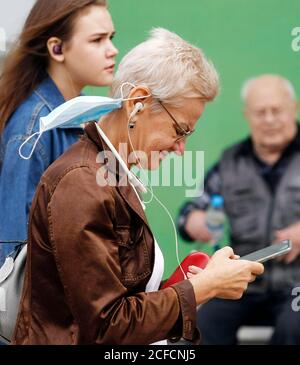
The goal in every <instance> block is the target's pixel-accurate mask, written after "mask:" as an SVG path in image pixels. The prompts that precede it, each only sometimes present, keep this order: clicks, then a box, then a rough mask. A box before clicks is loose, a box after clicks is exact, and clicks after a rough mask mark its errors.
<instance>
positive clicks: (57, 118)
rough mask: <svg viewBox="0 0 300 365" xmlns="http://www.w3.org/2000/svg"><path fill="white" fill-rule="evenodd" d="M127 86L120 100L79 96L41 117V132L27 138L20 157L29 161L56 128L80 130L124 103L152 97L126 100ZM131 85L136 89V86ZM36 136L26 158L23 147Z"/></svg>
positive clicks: (20, 149)
mask: <svg viewBox="0 0 300 365" xmlns="http://www.w3.org/2000/svg"><path fill="white" fill-rule="evenodd" d="M127 84H129V83H124V84H123V85H122V86H121V95H122V97H121V98H120V99H112V98H107V97H104V96H78V97H76V98H74V99H71V100H69V101H67V102H65V103H64V104H62V105H60V106H59V107H57V108H55V109H54V110H53V111H52V112H51V113H50V114H48V115H47V116H46V117H41V118H40V128H39V131H38V132H36V133H34V134H33V135H31V136H30V137H29V138H27V139H26V141H25V142H24V143H22V145H21V146H20V148H19V155H20V157H21V158H23V159H24V160H29V159H30V158H31V156H32V154H33V152H34V150H35V147H36V145H37V143H38V141H39V139H40V138H41V136H42V134H43V133H44V132H46V131H49V130H51V129H55V128H80V126H81V125H82V124H83V123H86V122H90V121H93V120H98V119H100V117H102V116H103V115H105V114H108V113H111V112H112V111H114V110H116V109H121V108H122V103H123V101H127V100H139V99H144V98H147V97H149V96H151V95H146V96H142V97H136V98H131V99H124V97H123V87H124V86H125V85H127ZM130 85H131V86H132V87H134V85H132V84H130ZM35 136H38V138H37V139H36V141H35V143H34V145H33V147H32V150H31V152H30V154H29V156H24V155H23V154H22V149H23V147H24V146H25V145H26V144H27V143H28V142H29V141H30V140H32V138H34V137H35Z"/></svg>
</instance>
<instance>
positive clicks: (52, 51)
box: [47, 37, 65, 62]
mask: <svg viewBox="0 0 300 365" xmlns="http://www.w3.org/2000/svg"><path fill="white" fill-rule="evenodd" d="M47 48H48V52H49V55H50V57H51V59H53V60H54V61H56V62H64V60H65V57H64V54H63V45H62V42H61V40H60V39H59V38H56V37H51V38H50V39H48V42H47Z"/></svg>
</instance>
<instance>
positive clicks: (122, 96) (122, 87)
mask: <svg viewBox="0 0 300 365" xmlns="http://www.w3.org/2000/svg"><path fill="white" fill-rule="evenodd" d="M126 85H129V86H131V87H132V88H134V87H135V85H134V84H132V83H131V82H124V84H122V86H121V99H122V101H129V100H140V99H146V98H150V96H152V95H151V94H149V95H145V96H137V97H135V98H126V99H125V98H124V90H123V89H124V86H126Z"/></svg>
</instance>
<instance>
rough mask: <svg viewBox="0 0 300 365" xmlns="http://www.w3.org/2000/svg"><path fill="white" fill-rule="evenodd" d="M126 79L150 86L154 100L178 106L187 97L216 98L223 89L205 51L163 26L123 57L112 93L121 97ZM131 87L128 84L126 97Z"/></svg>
mask: <svg viewBox="0 0 300 365" xmlns="http://www.w3.org/2000/svg"><path fill="white" fill-rule="evenodd" d="M125 82H129V83H132V84H134V85H143V86H145V87H148V88H149V89H150V92H151V94H152V96H153V98H154V99H160V100H161V101H163V102H164V103H166V104H169V105H172V106H174V107H179V106H180V105H181V103H182V99H184V98H191V97H199V98H202V99H204V100H205V101H210V100H213V99H214V98H215V97H216V95H217V93H218V89H219V77H218V74H217V71H216V69H215V68H214V66H213V64H212V63H211V62H210V61H209V60H207V58H206V57H205V56H204V54H203V52H202V50H201V49H199V48H197V47H195V46H193V45H191V44H189V43H188V42H186V41H184V40H183V39H182V38H180V37H179V36H178V35H177V34H175V33H172V32H170V31H168V30H166V29H163V28H154V29H153V30H152V31H151V32H150V37H149V39H148V40H147V41H145V42H143V43H141V44H139V45H138V46H136V47H135V48H133V49H132V50H131V51H130V52H129V53H128V54H127V55H126V56H125V57H124V58H123V59H122V61H121V63H120V65H119V68H118V71H117V73H116V75H115V79H114V82H113V84H112V87H111V93H110V94H111V95H112V96H113V97H115V98H119V97H121V93H120V88H121V85H122V84H123V83H125ZM130 89H131V87H130V86H128V85H127V86H126V87H124V97H127V96H128V94H129V93H130Z"/></svg>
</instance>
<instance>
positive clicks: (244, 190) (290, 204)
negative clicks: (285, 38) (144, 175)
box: [178, 75, 300, 345]
mask: <svg viewBox="0 0 300 365" xmlns="http://www.w3.org/2000/svg"><path fill="white" fill-rule="evenodd" d="M242 97H243V101H244V104H245V108H244V112H245V117H246V119H247V120H248V122H249V127H250V131H251V136H250V137H249V138H248V139H246V140H244V141H242V142H241V143H238V144H236V145H234V146H233V147H231V148H229V149H228V150H226V151H225V152H224V153H223V155H222V157H221V159H220V161H219V162H218V163H217V164H216V165H215V166H214V167H213V168H212V169H211V170H210V171H209V172H208V174H207V176H206V179H205V182H204V190H205V191H204V194H202V195H201V196H200V198H197V199H196V200H194V201H193V202H188V203H186V204H185V205H184V206H183V208H182V209H181V212H180V215H179V219H178V228H179V231H180V233H181V235H182V237H183V238H185V239H186V240H189V241H200V242H208V241H210V240H211V238H212V236H211V233H210V232H209V230H208V229H207V227H206V224H205V210H206V209H207V207H208V204H209V198H210V197H211V196H212V195H214V194H220V195H222V196H223V198H224V202H225V212H226V214H227V217H228V221H229V228H230V236H231V243H232V247H233V249H234V251H235V253H236V254H238V255H241V256H242V255H245V254H248V253H250V252H252V251H255V250H258V249H261V248H263V247H265V246H267V245H269V244H270V243H271V242H277V241H281V240H284V239H291V240H292V242H293V248H292V251H291V252H290V253H289V254H287V255H286V256H284V257H283V258H282V259H281V260H278V259H277V260H272V261H269V262H267V263H266V265H265V274H264V275H263V276H262V277H261V278H260V279H259V280H257V281H256V282H255V283H253V284H251V285H250V286H249V289H248V292H247V293H246V295H245V296H244V297H243V299H241V300H238V301H234V302H233V301H226V300H222V299H216V300H212V301H210V302H209V303H207V304H204V305H203V306H202V307H201V308H200V310H199V312H198V325H199V328H200V330H201V332H202V335H203V342H204V344H235V343H236V341H237V340H236V334H237V331H238V329H239V327H240V326H242V325H244V324H255V323H257V322H258V320H259V321H260V322H261V323H265V324H272V325H274V328H275V330H274V333H273V336H272V339H271V343H272V344H298V345H299V344H300V312H297V308H295V306H293V305H292V302H293V300H294V299H295V298H294V297H293V295H292V291H293V288H295V287H300V256H299V254H300V129H299V126H298V124H297V121H296V118H297V113H298V106H297V102H296V97H295V92H294V89H293V86H292V85H291V83H290V82H289V81H288V80H286V79H284V78H282V77H280V76H276V75H263V76H260V77H258V78H255V79H251V80H249V81H247V82H246V83H245V84H244V87H243V90H242Z"/></svg>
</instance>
